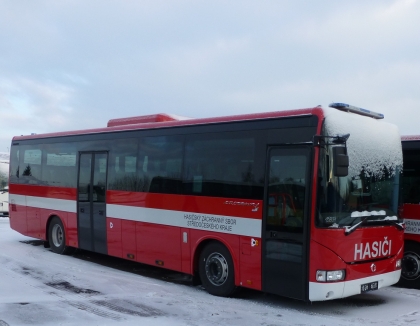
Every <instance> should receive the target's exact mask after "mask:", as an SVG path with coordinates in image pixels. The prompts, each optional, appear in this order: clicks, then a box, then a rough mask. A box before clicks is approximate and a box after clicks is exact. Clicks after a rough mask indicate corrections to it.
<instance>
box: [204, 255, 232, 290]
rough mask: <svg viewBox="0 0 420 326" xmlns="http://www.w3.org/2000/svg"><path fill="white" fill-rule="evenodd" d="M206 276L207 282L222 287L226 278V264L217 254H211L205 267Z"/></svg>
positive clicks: (221, 256)
mask: <svg viewBox="0 0 420 326" xmlns="http://www.w3.org/2000/svg"><path fill="white" fill-rule="evenodd" d="M205 269H206V275H207V278H208V279H209V281H210V282H211V283H212V284H213V285H216V286H220V285H223V283H225V281H226V279H227V277H228V263H227V261H226V259H225V257H223V255H221V254H219V253H213V254H211V255H210V256H209V257H208V259H207V261H206V265H205Z"/></svg>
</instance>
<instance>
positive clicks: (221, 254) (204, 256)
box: [199, 242, 236, 297]
mask: <svg viewBox="0 0 420 326" xmlns="http://www.w3.org/2000/svg"><path fill="white" fill-rule="evenodd" d="M199 273H200V278H201V282H202V283H203V286H204V288H205V289H206V290H207V292H209V293H210V294H213V295H217V296H220V297H228V296H230V295H232V294H233V293H234V292H235V290H236V286H235V277H234V268H233V261H232V256H231V255H230V252H229V250H227V248H226V247H225V246H224V245H222V244H221V243H219V242H211V243H209V244H208V245H207V246H206V247H204V249H203V251H202V252H201V255H200V263H199Z"/></svg>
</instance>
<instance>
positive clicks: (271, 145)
mask: <svg viewBox="0 0 420 326" xmlns="http://www.w3.org/2000/svg"><path fill="white" fill-rule="evenodd" d="M330 106H331V107H328V108H322V107H320V106H317V107H314V108H309V109H301V110H290V111H280V112H268V113H258V114H247V115H238V116H230V117H217V118H204V119H179V118H176V117H173V116H170V115H165V114H158V115H151V116H143V117H133V118H124V119H113V120H110V121H109V122H108V125H107V127H104V128H99V129H91V130H82V131H72V132H58V133H51V134H43V135H30V136H17V137H14V138H13V140H12V146H11V155H10V182H9V183H10V184H9V190H10V225H11V227H12V228H13V229H14V230H16V231H18V232H20V233H22V234H24V235H26V236H30V237H34V238H38V239H42V240H44V241H45V242H46V244H49V246H50V247H51V250H52V251H53V252H56V253H59V254H64V253H66V252H67V251H68V250H69V249H71V248H80V249H85V250H90V251H93V252H98V253H102V254H107V255H111V256H115V257H121V258H124V259H129V260H132V261H136V262H140V263H145V264H150V265H155V266H159V267H163V268H167V269H171V270H175V271H180V272H183V273H186V274H190V275H192V276H193V280H195V281H198V282H201V283H202V284H203V286H204V288H205V289H206V290H207V291H208V292H209V293H211V294H213V295H217V296H230V295H232V294H233V293H234V291H235V290H236V289H237V288H238V287H244V288H251V289H256V290H262V291H265V292H269V293H274V294H278V295H282V296H286V297H290V298H295V299H300V300H305V301H320V300H330V299H336V298H343V297H347V296H351V295H355V294H359V293H364V292H367V291H371V290H376V289H379V288H382V287H385V286H389V285H392V284H395V283H396V282H397V281H398V280H399V278H400V274H401V259H402V256H403V237H404V231H403V224H402V223H401V221H400V220H398V218H397V216H396V211H397V209H398V197H399V186H398V183H399V175H400V170H401V165H402V151H401V141H400V136H399V132H398V130H397V128H396V127H395V126H394V125H392V124H389V123H386V122H384V121H383V120H381V119H382V118H383V115H381V114H378V113H375V112H371V111H368V110H365V109H360V108H357V107H354V106H350V105H347V104H342V103H333V104H331V105H330Z"/></svg>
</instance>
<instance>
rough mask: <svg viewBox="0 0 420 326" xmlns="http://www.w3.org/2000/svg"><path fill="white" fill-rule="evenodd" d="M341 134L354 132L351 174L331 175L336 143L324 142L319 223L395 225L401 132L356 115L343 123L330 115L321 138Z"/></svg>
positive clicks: (349, 144)
mask: <svg viewBox="0 0 420 326" xmlns="http://www.w3.org/2000/svg"><path fill="white" fill-rule="evenodd" d="M343 133H350V137H349V139H348V140H347V143H346V147H347V154H348V156H349V174H348V175H347V176H345V177H336V176H334V174H333V169H332V166H333V164H334V162H333V155H332V148H333V146H335V145H334V144H329V143H328V142H326V144H325V145H324V146H322V148H321V150H320V159H319V163H320V165H319V175H318V182H319V184H318V189H319V191H318V220H317V225H318V226H319V227H330V228H350V227H353V226H355V225H359V224H363V226H364V227H365V226H369V225H372V226H377V225H378V224H388V223H395V222H396V221H397V220H398V218H397V209H398V198H399V178H400V173H401V167H402V151H401V143H400V136H399V133H398V130H396V128H394V127H393V126H392V125H390V124H387V123H385V122H383V121H378V120H375V119H372V118H367V117H361V116H353V115H352V116H351V118H350V119H349V120H348V121H345V122H343V121H342V119H341V120H339V119H335V116H334V112H332V114H327V115H326V118H325V122H324V126H323V135H324V136H327V137H334V136H336V135H339V134H343ZM326 139H328V138H326ZM379 162H380V163H379Z"/></svg>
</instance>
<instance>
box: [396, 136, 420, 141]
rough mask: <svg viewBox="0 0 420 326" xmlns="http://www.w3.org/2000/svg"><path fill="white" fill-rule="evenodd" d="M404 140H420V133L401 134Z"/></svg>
mask: <svg viewBox="0 0 420 326" xmlns="http://www.w3.org/2000/svg"><path fill="white" fill-rule="evenodd" d="M401 140H402V141H416V140H420V135H405V136H401Z"/></svg>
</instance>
